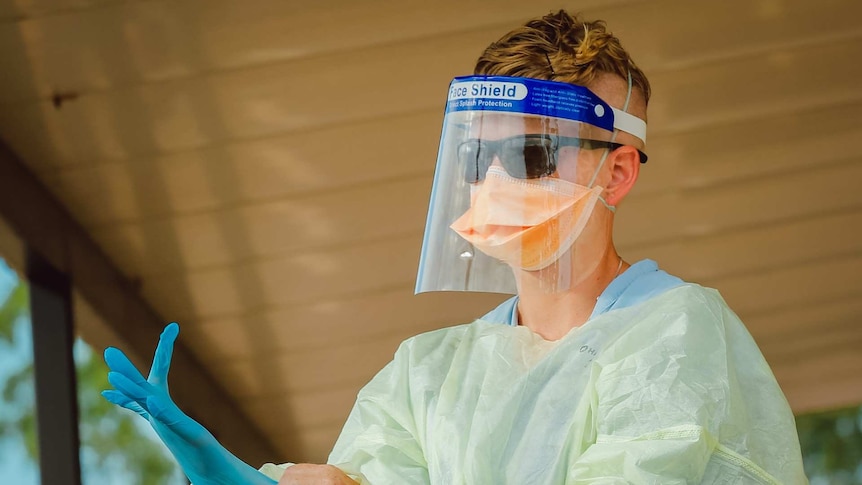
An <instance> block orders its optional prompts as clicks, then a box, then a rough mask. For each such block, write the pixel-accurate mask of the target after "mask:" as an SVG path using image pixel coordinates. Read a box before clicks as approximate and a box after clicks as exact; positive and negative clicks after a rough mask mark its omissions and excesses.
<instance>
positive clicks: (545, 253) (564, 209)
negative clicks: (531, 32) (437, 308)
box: [416, 76, 646, 294]
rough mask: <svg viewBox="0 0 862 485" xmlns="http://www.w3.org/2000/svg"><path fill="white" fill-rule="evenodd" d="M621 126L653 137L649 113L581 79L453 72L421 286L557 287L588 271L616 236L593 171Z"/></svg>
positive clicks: (613, 146)
mask: <svg viewBox="0 0 862 485" xmlns="http://www.w3.org/2000/svg"><path fill="white" fill-rule="evenodd" d="M629 93H631V81H629ZM627 105H628V100H627V101H626V107H627ZM624 109H625V107H624ZM615 129H618V130H623V131H626V132H629V133H632V134H633V135H635V136H637V137H639V138H641V139H642V140H643V139H645V133H646V123H645V122H644V121H643V120H640V119H638V118H636V117H634V116H632V115H630V114H628V113H626V112H625V111H624V110H617V109H615V108H612V107H611V106H610V105H608V104H607V103H605V102H604V101H602V100H601V99H600V98H599V97H598V96H596V95H595V94H593V93H592V92H591V91H590V90H588V89H587V88H584V87H581V86H575V85H572V84H568V83H560V82H553V81H542V80H537V79H529V78H515V77H500V76H493V77H488V76H472V77H460V78H455V79H454V80H453V81H452V83H451V84H450V86H449V97H448V102H447V105H446V114H445V118H444V120H443V133H442V136H441V139H440V149H439V152H438V156H437V168H436V171H435V174H434V184H433V187H432V189H431V201H430V204H429V210H428V219H427V221H426V226H425V237H424V239H423V243H422V253H421V257H420V263H419V273H418V276H417V281H416V293H422V292H426V291H481V292H495V293H512V294H514V293H516V292H517V288H518V287H519V285H520V284H521V283H523V281H524V280H525V279H530V280H534V283H538V286H539V287H541V288H542V289H543V290H544V291H547V292H557V291H565V290H567V289H569V288H571V287H573V286H574V285H576V284H577V283H579V282H580V281H582V278H583V277H584V275H587V274H589V273H590V272H592V271H593V270H595V268H596V266H597V265H598V263H599V260H600V256H601V253H600V251H601V250H603V249H604V247H605V245H606V244H607V243H608V239H609V238H610V212H611V211H612V210H613V208H612V207H610V206H607V204H605V202H604V200H603V199H602V198H601V194H602V191H603V188H602V187H600V186H597V185H595V179H596V176H597V175H598V173H599V170H600V168H601V166H602V165H603V163H604V160H605V158H606V157H607V156H608V154H609V153H610V151H613V150H615V149H616V148H618V147H620V146H621V145H620V144H618V143H616V142H615V141H614V138H615ZM641 161H642V162H645V161H646V155H643V154H642V153H641ZM597 250H598V251H599V253H597V252H596V251H597Z"/></svg>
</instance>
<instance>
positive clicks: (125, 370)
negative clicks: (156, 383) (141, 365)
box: [105, 347, 146, 385]
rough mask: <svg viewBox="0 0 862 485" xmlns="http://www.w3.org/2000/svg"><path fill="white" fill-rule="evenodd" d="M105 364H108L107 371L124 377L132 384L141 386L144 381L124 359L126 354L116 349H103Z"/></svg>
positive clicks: (136, 370)
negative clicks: (109, 370)
mask: <svg viewBox="0 0 862 485" xmlns="http://www.w3.org/2000/svg"><path fill="white" fill-rule="evenodd" d="M105 363H106V364H108V368H109V369H111V370H112V371H114V372H118V373H120V374H122V375H124V376H126V378H127V379H129V380H131V381H132V382H136V383H138V384H139V385H141V384H142V383H143V382H145V381H146V379H144V376H143V375H142V374H141V372H140V371H139V370H138V368H137V367H135V365H134V364H132V361H130V360H129V358H128V357H126V354H124V353H123V351H122V350H120V349H118V348H116V347H108V348H107V349H105Z"/></svg>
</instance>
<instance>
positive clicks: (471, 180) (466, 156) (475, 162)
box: [458, 140, 490, 184]
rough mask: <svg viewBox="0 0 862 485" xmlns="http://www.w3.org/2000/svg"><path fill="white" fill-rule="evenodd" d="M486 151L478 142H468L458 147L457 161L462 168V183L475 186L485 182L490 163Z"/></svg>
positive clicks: (483, 145) (482, 144)
mask: <svg viewBox="0 0 862 485" xmlns="http://www.w3.org/2000/svg"><path fill="white" fill-rule="evenodd" d="M489 155H490V154H489V153H488V149H487V147H486V146H485V144H484V143H482V142H480V141H479V140H468V141H466V142H464V143H462V144H461V146H459V147H458V159H459V161H460V163H461V165H462V166H463V167H464V181H466V182H467V183H468V184H475V183H476V182H481V181H483V180H485V172H487V171H488V166H489V165H490V163H489V162H488V161H487V159H488V158H489Z"/></svg>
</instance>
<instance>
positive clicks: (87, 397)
mask: <svg viewBox="0 0 862 485" xmlns="http://www.w3.org/2000/svg"><path fill="white" fill-rule="evenodd" d="M0 263H2V260H0ZM4 270H6V268H5V267H3V266H2V265H0V271H4ZM6 271H8V270H6ZM2 297H3V295H0V298H2ZM27 320H29V300H28V297H27V286H26V284H24V283H23V282H21V281H17V283H16V286H15V287H14V288H13V289H12V291H11V292H10V293H9V295H8V296H7V297H6V298H5V300H3V301H2V302H0V351H3V349H4V348H6V349H15V348H21V347H22V346H23V345H22V342H23V341H24V340H29V339H28V338H26V337H27V336H26V335H25V334H26V332H27V331H28V330H29V325H27V324H26V323H27ZM28 345H29V343H28ZM74 351H75V367H76V374H77V379H78V407H79V416H80V420H79V433H80V439H81V450H80V451H81V461H82V462H81V468H82V471H83V475H84V476H83V477H82V478H83V482H84V483H87V482H90V480H89V479H88V478H92V479H93V482H95V481H99V482H100V483H105V480H106V478H107V477H117V479H108V482H110V483H128V484H140V485H164V484H166V483H171V482H172V481H173V483H176V481H177V478H176V477H177V476H178V473H177V471H176V470H177V467H176V465H175V464H174V462H173V460H172V459H171V458H170V457H169V456H168V454H167V452H166V450H165V449H164V448H163V447H162V445H161V444H160V443H158V442H156V441H154V440H153V439H151V438H149V437H147V436H145V434H149V432H150V429H149V425H148V424H147V423H146V422H144V421H143V420H142V419H141V418H140V417H139V416H137V415H136V414H134V413H131V412H129V411H126V410H124V409H120V408H118V407H117V406H114V405H113V404H110V403H108V402H107V401H105V400H104V399H103V398H102V397H101V395H100V394H99V392H100V391H101V390H103V389H108V388H109V384H108V379H107V374H108V369H107V366H106V365H105V364H104V362H102V360H101V358H99V356H98V355H97V354H95V353H94V352H93V351H92V350H90V348H89V347H87V345H86V344H85V343H84V342H83V341H81V340H80V339H79V340H78V341H77V342H76V343H75V348H74ZM33 378H34V373H33V362H32V359H29V361H28V362H26V363H22V365H21V366H19V367H17V368H15V369H12V370H11V373H10V374H9V375H8V377H7V378H6V379H5V380H2V381H0V410H2V412H0V440H4V439H13V440H15V441H18V442H23V443H24V445H25V447H26V450H27V454H28V456H29V457H30V458H31V459H32V460H33V463H34V464H36V463H38V459H39V453H38V442H37V434H36V424H37V423H36V421H37V420H36V416H35V402H34V400H35V395H34V391H33V382H34V380H33ZM0 379H2V376H0ZM182 483H187V482H182Z"/></svg>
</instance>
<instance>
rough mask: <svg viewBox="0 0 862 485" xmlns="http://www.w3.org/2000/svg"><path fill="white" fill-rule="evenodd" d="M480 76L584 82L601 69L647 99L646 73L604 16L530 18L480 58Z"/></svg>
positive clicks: (477, 66) (477, 71)
mask: <svg viewBox="0 0 862 485" xmlns="http://www.w3.org/2000/svg"><path fill="white" fill-rule="evenodd" d="M474 72H475V74H477V75H486V76H519V77H531V78H536V79H546V80H551V81H562V82H567V83H570V84H577V85H580V86H586V85H588V84H590V82H592V81H593V80H594V79H595V78H596V76H597V75H598V74H599V73H601V72H607V73H611V74H616V75H619V76H620V77H622V78H623V79H626V78H627V77H628V75H629V73H631V76H632V85H633V86H634V87H637V88H638V89H639V90H640V91H641V93H642V94H643V96H644V101H645V102H646V103H649V97H650V85H649V81H648V80H647V77H646V75H645V74H644V73H643V71H641V70H640V69H639V68H638V67H637V66H636V65H635V63H634V61H632V58H631V56H629V53H628V52H626V50H625V49H623V46H622V44H621V43H620V40H619V39H618V38H617V37H616V36H614V34H612V33H611V32H608V31H607V29H606V27H605V22H604V21H602V20H596V21H592V22H589V21H583V20H580V19H579V18H578V17H577V15H575V16H572V15H570V14H569V13H568V12H566V11H565V10H560V11H559V12H557V13H551V14H548V15H545V16H544V17H541V18H538V19H534V20H530V21H529V22H527V23H526V24H524V25H523V26H521V27H518V28H517V29H515V30H513V31H511V32H509V33H508V34H506V35H504V36H503V37H502V38H501V39H500V40H498V41H497V42H494V43H493V44H491V45H490V46H488V48H487V49H485V52H483V53H482V55H481V56H479V59H478V60H477V61H476V68H475V69H474Z"/></svg>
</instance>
